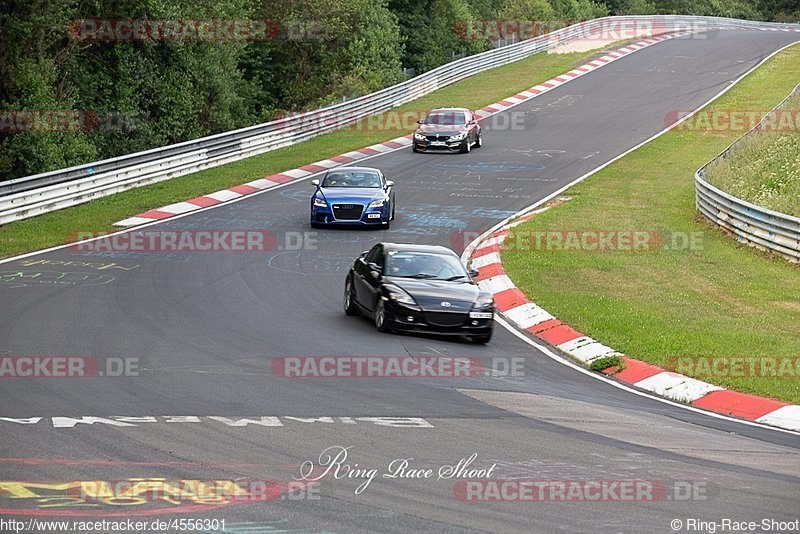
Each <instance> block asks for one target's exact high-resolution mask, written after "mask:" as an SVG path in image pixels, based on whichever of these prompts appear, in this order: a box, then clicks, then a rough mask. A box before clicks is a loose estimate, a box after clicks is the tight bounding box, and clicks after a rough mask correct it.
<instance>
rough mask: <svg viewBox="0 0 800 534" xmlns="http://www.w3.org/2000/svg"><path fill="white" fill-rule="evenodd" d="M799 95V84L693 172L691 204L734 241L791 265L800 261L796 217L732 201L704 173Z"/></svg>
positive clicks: (799, 228) (738, 200)
mask: <svg viewBox="0 0 800 534" xmlns="http://www.w3.org/2000/svg"><path fill="white" fill-rule="evenodd" d="M798 92H800V85H798V86H797V87H795V88H794V91H792V93H791V94H790V95H789V96H787V97H786V98H785V99H784V100H783V101H782V102H781V103H780V104H778V105H777V106H776V107H775V109H773V110H772V111H771V112H770V113H768V114H767V115H766V116H764V118H763V119H761V122H759V123H758V124H757V125H756V126H755V127H754V128H753V129H752V130H750V131H749V132H747V133H746V134H744V135H743V136H742V137H740V138H739V139H737V140H736V141H734V142H733V144H731V145H730V146H729V147H728V148H726V149H725V151H724V152H722V154H720V155H719V156H717V157H715V158H714V159H713V160H711V161H709V162H708V163H706V164H705V165H703V166H702V167H701V168H700V169H698V171H697V172H696V173H695V194H696V196H695V204H696V206H697V209H698V211H700V213H702V214H703V215H704V216H705V217H706V218H708V219H709V220H711V222H713V223H714V224H717V225H718V226H720V227H722V228H723V229H725V230H726V231H728V232H729V233H731V234H733V235H735V236H736V239H737V241H739V242H740V243H746V244H748V245H750V246H753V247H757V248H759V249H762V250H769V251H772V252H775V253H776V254H780V255H781V256H783V257H784V258H786V259H787V260H789V261H791V262H800V218H798V217H792V216H791V215H785V214H783V213H778V212H777V211H772V210H768V209H766V208H762V207H760V206H756V205H755V204H752V203H750V202H747V201H744V200H742V199H739V198H736V197H735V196H733V195H731V194H728V193H726V192H724V191H722V190H720V189H718V188H716V187H714V186H713V185H711V184H709V183H708V182H706V180H705V176H706V170H707V169H708V166H709V165H711V164H712V163H714V162H716V161H718V160H720V159H724V158H726V157H729V156H732V155H735V153H736V147H737V146H738V145H739V143H741V142H742V141H743V140H744V139H746V138H747V137H749V136H750V135H754V134H755V135H758V134H757V132H758V131H759V130H760V128H761V126H762V125H763V124H764V123H765V121H767V120H769V118H770V116H771V115H773V114H774V113H776V112H777V111H778V110H780V109H781V108H783V107H784V106H785V105H786V103H787V101H788V100H789V99H790V98H791V97H793V96H794V95H796V94H798Z"/></svg>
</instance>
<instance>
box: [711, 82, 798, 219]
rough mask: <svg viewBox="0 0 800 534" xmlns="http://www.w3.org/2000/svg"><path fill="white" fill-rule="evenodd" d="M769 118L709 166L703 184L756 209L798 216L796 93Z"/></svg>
mask: <svg viewBox="0 0 800 534" xmlns="http://www.w3.org/2000/svg"><path fill="white" fill-rule="evenodd" d="M795 80H796V79H795ZM773 117H774V122H772V123H770V122H767V123H765V125H764V129H763V130H760V131H758V132H754V133H753V134H751V135H749V136H748V137H746V138H745V139H743V140H742V142H741V143H739V144H738V145H737V146H736V148H735V149H734V151H733V153H732V154H731V155H730V156H729V157H727V158H724V159H720V160H718V161H716V162H714V163H713V164H711V165H709V167H708V171H707V174H706V181H708V183H710V184H711V185H714V186H716V187H718V188H720V189H722V190H723V191H726V192H728V193H730V194H731V195H733V196H735V197H738V198H741V199H742V200H747V201H748V202H752V203H753V204H755V205H757V206H762V207H764V208H768V209H771V210H774V211H777V212H780V213H785V214H787V215H794V216H795V217H800V94H796V95H794V96H793V97H792V98H790V99H789V100H787V101H786V106H785V107H784V108H782V109H781V110H780V111H779V112H778V113H777V114H776V115H774V116H773Z"/></svg>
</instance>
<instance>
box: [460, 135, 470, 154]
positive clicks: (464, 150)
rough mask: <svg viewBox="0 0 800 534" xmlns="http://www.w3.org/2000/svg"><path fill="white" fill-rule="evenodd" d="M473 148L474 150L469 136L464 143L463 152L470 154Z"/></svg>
mask: <svg viewBox="0 0 800 534" xmlns="http://www.w3.org/2000/svg"><path fill="white" fill-rule="evenodd" d="M471 148H472V143H470V141H469V136H467V138H466V139H464V143H463V144H462V145H461V152H463V153H468V152H469V151H470V149H471Z"/></svg>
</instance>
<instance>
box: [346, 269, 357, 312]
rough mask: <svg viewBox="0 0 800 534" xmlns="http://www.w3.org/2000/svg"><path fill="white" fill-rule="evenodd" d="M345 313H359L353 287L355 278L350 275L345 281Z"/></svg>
mask: <svg viewBox="0 0 800 534" xmlns="http://www.w3.org/2000/svg"><path fill="white" fill-rule="evenodd" d="M344 313H346V314H347V315H358V314H359V311H358V306H357V305H356V299H355V288H354V287H353V279H352V278H350V277H349V276H348V277H347V280H345V282H344Z"/></svg>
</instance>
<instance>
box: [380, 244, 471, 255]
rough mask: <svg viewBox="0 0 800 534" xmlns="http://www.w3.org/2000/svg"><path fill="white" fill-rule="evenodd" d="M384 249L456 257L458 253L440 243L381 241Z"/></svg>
mask: <svg viewBox="0 0 800 534" xmlns="http://www.w3.org/2000/svg"><path fill="white" fill-rule="evenodd" d="M381 244H382V245H383V248H384V250H386V251H390V250H391V251H396V252H427V253H430V254H450V255H452V256H456V257H458V254H456V253H455V252H453V251H452V250H450V249H449V248H447V247H443V246H441V245H418V244H416V243H381Z"/></svg>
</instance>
